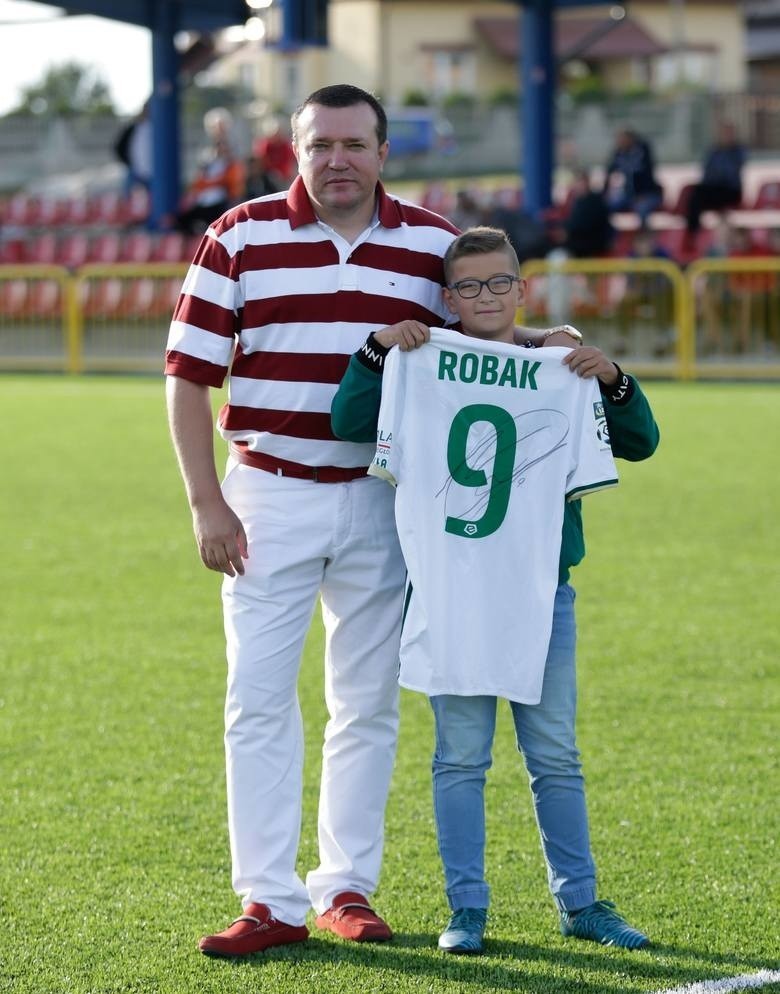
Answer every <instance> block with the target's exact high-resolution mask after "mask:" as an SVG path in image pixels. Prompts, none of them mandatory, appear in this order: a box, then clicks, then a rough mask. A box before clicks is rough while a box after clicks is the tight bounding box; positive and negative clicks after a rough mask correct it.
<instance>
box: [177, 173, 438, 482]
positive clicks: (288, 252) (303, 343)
mask: <svg viewBox="0 0 780 994" xmlns="http://www.w3.org/2000/svg"><path fill="white" fill-rule="evenodd" d="M456 234H457V229H455V228H454V227H453V226H452V225H451V224H450V223H449V222H448V221H446V220H445V219H444V218H442V217H439V216H438V215H437V214H433V213H432V212H431V211H428V210H425V209H424V208H421V207H417V206H416V205H414V204H411V203H409V202H407V201H404V200H399V199H397V198H395V197H390V196H388V194H387V193H386V192H385V190H384V189H383V188H382V186H381V184H378V186H377V213H376V215H375V218H374V222H373V223H372V224H371V225H370V226H369V227H368V228H367V229H366V231H364V232H363V234H362V235H361V236H360V237H359V238H358V239H357V240H356V241H355V242H353V243H352V244H350V243H349V242H347V241H346V240H345V239H344V238H342V237H341V236H340V235H338V234H337V233H336V232H335V231H333V230H332V229H331V228H330V227H329V226H328V225H326V224H324V223H323V222H321V221H319V220H318V219H317V217H316V215H315V213H314V208H313V207H312V204H311V201H310V200H309V197H308V194H307V192H306V188H305V187H304V185H303V181H302V180H301V178H300V177H298V178H296V179H295V181H294V182H293V184H292V186H291V187H290V189H289V191H287V192H286V193H279V194H274V195H272V196H270V197H261V198H259V199H257V200H251V201H248V202H247V203H244V204H240V205H239V206H238V207H234V208H233V209H232V210H230V211H228V212H227V213H226V214H224V215H223V216H222V217H221V218H220V219H219V220H218V221H216V222H215V223H214V224H213V225H212V226H211V228H209V230H208V231H207V232H206V234H205V236H204V238H203V241H202V242H201V244H200V247H199V248H198V251H197V254H196V256H195V259H194V261H193V263H192V265H191V266H190V269H189V272H188V274H187V276H186V278H185V281H184V285H183V287H182V292H181V296H180V297H179V301H178V304H177V306H176V310H175V312H174V315H173V321H172V323H171V328H170V332H169V335H168V347H167V352H166V362H165V372H166V374H167V375H172V376H179V377H182V378H183V379H186V380H191V381H193V382H195V383H202V384H205V385H207V386H211V387H221V386H222V384H223V383H224V381H225V378H226V376H227V375H228V370H230V380H229V394H228V403H227V404H226V405H224V406H223V408H222V410H221V411H220V414H219V418H218V422H217V426H218V428H219V431H220V434H221V435H222V436H223V438H225V439H226V440H228V442H230V443H232V444H231V448H232V449H233V451H234V452H241V451H242V450H243V451H245V450H249V451H250V452H257V453H262V454H265V455H267V456H271V457H273V458H275V459H280V460H286V461H288V462H292V463H296V464H299V465H303V466H317V467H323V466H331V467H342V468H351V467H362V466H368V464H369V463H370V462H371V459H372V457H373V454H374V446H373V444H372V445H364V444H358V443H355V442H345V441H341V440H339V439H337V438H336V437H335V436H334V435H333V433H332V431H331V427H330V407H331V401H332V400H333V396H334V394H335V392H336V389H337V387H338V384H339V383H340V381H341V378H342V376H343V374H344V372H345V370H346V368H347V364H348V362H349V358H350V356H351V355H352V353H353V352H355V351H356V349H358V348H359V347H360V346H361V344H362V343H363V342H364V340H365V339H366V337H367V335H368V334H369V332H371V331H376V330H378V329H379V328H383V327H385V326H386V325H390V324H395V323H396V322H397V321H402V320H404V319H407V318H411V319H416V320H418V321H421V322H423V323H424V324H427V325H434V326H440V325H442V324H443V323H444V321H445V320H446V317H447V311H446V309H445V307H444V304H443V302H442V296H441V287H442V283H443V282H444V272H443V268H442V256H443V255H444V252H445V251H446V249H447V246H448V245H449V244H450V242H451V241H452V239H453V238H454V237H455V235H456ZM231 362H232V365H231Z"/></svg>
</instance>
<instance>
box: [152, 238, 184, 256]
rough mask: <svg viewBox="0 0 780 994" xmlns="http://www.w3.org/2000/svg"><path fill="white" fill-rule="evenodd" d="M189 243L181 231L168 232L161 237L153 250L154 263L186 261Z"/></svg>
mask: <svg viewBox="0 0 780 994" xmlns="http://www.w3.org/2000/svg"><path fill="white" fill-rule="evenodd" d="M186 248H187V241H186V239H185V237H184V235H183V234H182V233H181V232H180V231H166V232H164V233H163V234H162V235H159V236H158V238H157V240H156V241H155V243H154V248H153V249H152V261H153V262H182V261H185V255H184V252H185V249H186Z"/></svg>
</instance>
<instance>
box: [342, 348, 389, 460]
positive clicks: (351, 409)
mask: <svg viewBox="0 0 780 994" xmlns="http://www.w3.org/2000/svg"><path fill="white" fill-rule="evenodd" d="M381 400H382V374H381V373H375V372H373V371H372V370H370V369H367V368H366V367H365V366H364V365H363V364H362V363H360V362H359V361H358V360H357V359H356V358H355V356H352V357H351V359H350V360H349V365H348V366H347V371H346V373H344V377H343V379H342V381H341V383H340V384H339V388H338V390H337V391H336V396H335V397H334V398H333V403H332V404H331V408H330V422H331V428H332V429H333V434H334V435H335V436H336V438H342V439H344V441H347V442H375V441H376V425H377V420H378V418H379V405H380V402H381Z"/></svg>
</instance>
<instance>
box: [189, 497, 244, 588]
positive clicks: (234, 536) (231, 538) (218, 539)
mask: <svg viewBox="0 0 780 994" xmlns="http://www.w3.org/2000/svg"><path fill="white" fill-rule="evenodd" d="M192 527H193V530H194V532H195V540H196V542H197V543H198V550H199V552H200V558H201V559H202V560H203V565H204V566H208V568H209V569H213V570H215V571H216V572H217V573H226V574H227V575H228V576H235V575H236V573H239V574H240V575H241V576H243V575H244V560H245V559H248V558H249V552H248V550H247V544H248V543H247V538H246V532H245V531H244V526H243V525H242V524H241V521H240V520H239V518H238V516H237V515H236V513H235V512H234V511H233V510H232V508H231V507H230V506H229V504H228V503H227V502H226V501H225V500H224V499H223V498H222V496H221V495H220V496H219V497H217V498H215V499H214V500H213V501H212V502H211V503H209V504H208V505H206V506H203V507H194V508H193V509H192Z"/></svg>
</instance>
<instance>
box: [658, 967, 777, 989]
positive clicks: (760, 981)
mask: <svg viewBox="0 0 780 994" xmlns="http://www.w3.org/2000/svg"><path fill="white" fill-rule="evenodd" d="M776 983H780V970H759V972H758V973H743V974H741V975H740V976H739V977H724V978H723V979H722V980H700V981H698V982H697V983H695V984H687V985H686V986H685V987H674V988H671V987H667V988H665V989H664V990H662V991H656V994H728V992H729V991H742V990H745V989H746V988H747V987H763V986H764V985H765V984H776Z"/></svg>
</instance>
